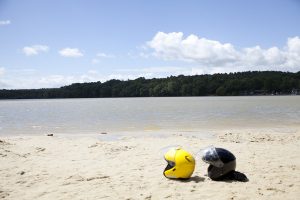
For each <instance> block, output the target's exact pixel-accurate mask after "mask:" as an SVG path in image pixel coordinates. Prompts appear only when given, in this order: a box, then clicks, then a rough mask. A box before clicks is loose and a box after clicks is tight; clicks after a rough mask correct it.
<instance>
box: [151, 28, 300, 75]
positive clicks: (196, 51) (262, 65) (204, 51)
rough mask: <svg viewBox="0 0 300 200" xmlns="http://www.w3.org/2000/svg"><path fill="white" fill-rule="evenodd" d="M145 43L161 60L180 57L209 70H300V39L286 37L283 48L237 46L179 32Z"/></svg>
mask: <svg viewBox="0 0 300 200" xmlns="http://www.w3.org/2000/svg"><path fill="white" fill-rule="evenodd" d="M146 45H147V46H148V47H149V48H150V49H151V50H153V52H152V55H154V56H156V57H158V58H161V59H164V60H181V61H184V62H192V63H194V64H197V65H199V66H203V67H209V69H208V71H210V72H222V71H241V70H290V71H297V70H300V38H299V37H293V38H288V41H287V43H286V46H285V47H283V48H281V49H280V48H278V47H271V48H268V49H263V48H261V47H260V46H254V47H246V48H242V49H236V48H235V47H234V46H233V45H232V44H230V43H221V42H219V41H215V40H209V39H206V38H200V37H198V36H196V35H189V36H187V37H186V38H184V36H183V33H182V32H173V33H164V32H158V33H157V34H156V35H155V36H154V37H153V39H152V40H151V41H149V42H147V43H146Z"/></svg>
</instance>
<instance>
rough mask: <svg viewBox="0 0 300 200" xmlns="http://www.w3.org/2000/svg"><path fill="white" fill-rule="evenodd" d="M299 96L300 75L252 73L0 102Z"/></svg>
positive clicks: (79, 86)
mask: <svg viewBox="0 0 300 200" xmlns="http://www.w3.org/2000/svg"><path fill="white" fill-rule="evenodd" d="M281 94H300V71H299V72H297V73H292V72H278V71H261V72H260V71H252V72H250V71H249V72H237V73H223V74H213V75H194V76H184V75H179V76H170V77H167V78H153V79H145V78H143V77H141V78H137V79H135V80H127V81H121V80H115V79H113V80H109V81H106V82H103V83H101V82H100V81H98V82H91V83H74V84H71V85H68V86H63V87H60V88H42V89H16V90H6V89H2V90H0V99H46V98H99V97H167V96H209V95H212V96H237V95H281Z"/></svg>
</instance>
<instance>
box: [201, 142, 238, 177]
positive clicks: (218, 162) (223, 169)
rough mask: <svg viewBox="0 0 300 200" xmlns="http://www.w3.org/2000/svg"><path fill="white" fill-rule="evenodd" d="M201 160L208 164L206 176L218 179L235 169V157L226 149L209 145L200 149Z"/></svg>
mask: <svg viewBox="0 0 300 200" xmlns="http://www.w3.org/2000/svg"><path fill="white" fill-rule="evenodd" d="M202 160H203V161H204V162H206V163H208V164H209V166H208V169H207V171H208V177H210V178H211V179H212V180H220V179H222V178H223V177H225V176H226V175H228V174H230V173H231V172H234V171H235V168H236V158H235V156H234V155H233V154H232V153H231V152H230V151H228V150H226V149H223V148H215V147H213V146H210V147H208V148H206V149H204V150H203V151H202Z"/></svg>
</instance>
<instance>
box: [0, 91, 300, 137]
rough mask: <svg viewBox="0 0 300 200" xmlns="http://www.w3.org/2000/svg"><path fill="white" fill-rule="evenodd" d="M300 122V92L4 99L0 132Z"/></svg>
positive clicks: (277, 126) (286, 126)
mask: <svg viewBox="0 0 300 200" xmlns="http://www.w3.org/2000/svg"><path fill="white" fill-rule="evenodd" d="M295 126H297V127H299V126H300V96H251V97H170V98H168V97H164V98H104V99H50V100H48V99H47V100H2V101H0V134H45V133H48V132H52V133H80V134H87V133H101V132H132V131H152V132H164V131H180V132H186V133H188V132H193V131H203V130H220V129H242V128H250V129H251V128H271V129H274V130H275V131H276V130H279V131H281V132H287V133H288V132H291V131H293V129H291V128H290V127H295Z"/></svg>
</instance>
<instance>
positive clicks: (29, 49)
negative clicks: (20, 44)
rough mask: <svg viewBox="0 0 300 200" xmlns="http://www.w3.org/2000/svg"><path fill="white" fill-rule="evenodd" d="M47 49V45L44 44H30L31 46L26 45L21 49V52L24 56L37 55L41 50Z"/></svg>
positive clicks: (45, 50)
mask: <svg viewBox="0 0 300 200" xmlns="http://www.w3.org/2000/svg"><path fill="white" fill-rule="evenodd" d="M48 50H49V47H48V46H46V45H32V46H26V47H24V48H23V49H22V51H23V53H24V54H25V55H26V56H33V55H38V54H39V53H41V52H47V51H48Z"/></svg>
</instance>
